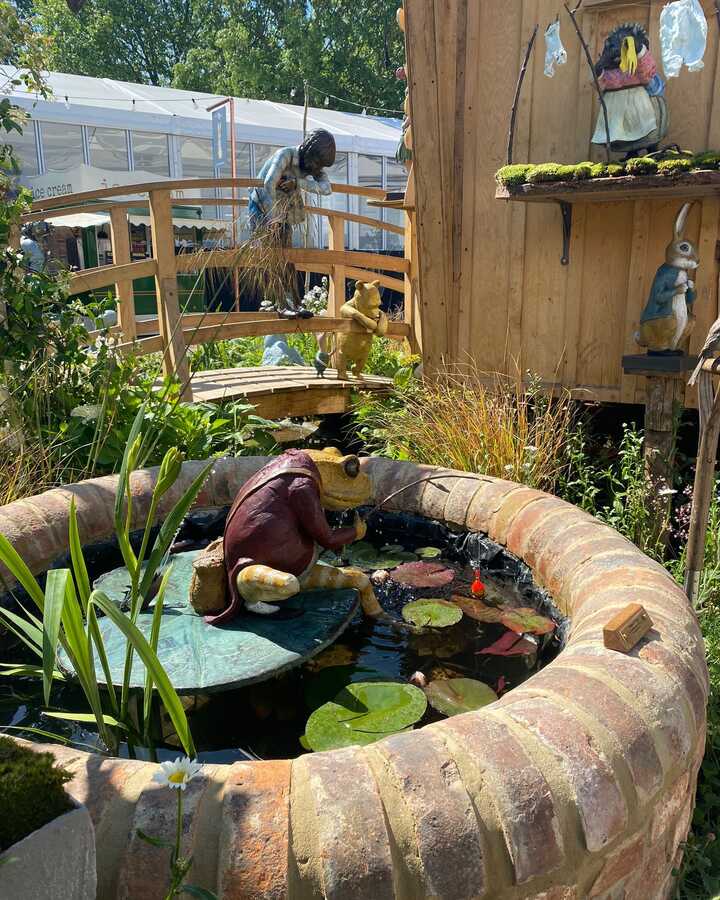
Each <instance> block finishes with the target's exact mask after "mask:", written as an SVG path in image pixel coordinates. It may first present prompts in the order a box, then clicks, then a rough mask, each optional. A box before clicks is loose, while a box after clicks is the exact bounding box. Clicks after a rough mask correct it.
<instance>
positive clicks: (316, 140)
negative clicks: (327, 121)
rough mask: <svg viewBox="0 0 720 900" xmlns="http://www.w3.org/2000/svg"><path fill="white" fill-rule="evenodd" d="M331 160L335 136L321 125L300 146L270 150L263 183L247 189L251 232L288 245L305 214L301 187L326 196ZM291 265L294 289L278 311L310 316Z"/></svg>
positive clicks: (333, 159)
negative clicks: (303, 304) (299, 292)
mask: <svg viewBox="0 0 720 900" xmlns="http://www.w3.org/2000/svg"><path fill="white" fill-rule="evenodd" d="M334 162H335V138H334V137H333V136H332V135H331V134H330V132H329V131H325V130H323V129H318V130H317V131H313V132H311V133H310V134H309V135H308V136H307V137H306V138H305V140H304V141H303V142H302V144H300V146H299V147H282V148H281V149H280V150H277V151H276V152H275V153H273V155H272V156H271V157H270V158H269V159H268V160H267V161H266V162H265V164H264V165H263V167H262V169H261V170H260V172H259V174H258V178H259V179H260V180H261V181H262V182H263V185H262V187H256V188H253V189H252V190H251V192H250V201H249V203H248V214H249V215H248V224H249V226H250V230H251V232H252V233H253V234H257V233H258V232H260V231H266V232H271V233H272V234H274V235H276V236H277V239H278V240H279V243H280V245H281V246H282V247H289V246H290V245H291V243H292V230H293V226H294V225H301V224H302V223H303V222H305V218H306V213H305V203H304V201H303V196H302V191H310V192H311V193H313V194H319V195H321V196H324V197H327V196H329V195H330V194H331V193H332V189H331V187H330V180H329V178H328V176H327V173H326V172H325V169H327V168H329V167H330V166H332V165H333V163H334ZM290 268H291V273H290V274H291V275H292V279H291V280H292V284H293V290H292V292H291V293H290V294H289V295H288V296H287V297H285V298H284V300H283V301H281V302H280V303H279V304H278V313H279V315H280V316H281V317H283V318H295V317H296V316H302V317H306V318H309V317H310V316H312V313H311V312H310V311H309V310H305V309H303V307H302V306H301V305H300V303H299V298H298V296H297V287H296V279H295V277H294V276H295V268H294V266H292V264H291V266H290Z"/></svg>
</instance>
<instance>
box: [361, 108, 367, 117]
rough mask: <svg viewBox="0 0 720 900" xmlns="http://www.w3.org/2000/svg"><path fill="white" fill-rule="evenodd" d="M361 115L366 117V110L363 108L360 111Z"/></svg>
mask: <svg viewBox="0 0 720 900" xmlns="http://www.w3.org/2000/svg"><path fill="white" fill-rule="evenodd" d="M362 114H363V115H364V116H366V115H367V110H366V109H365V107H364V106H363V109H362Z"/></svg>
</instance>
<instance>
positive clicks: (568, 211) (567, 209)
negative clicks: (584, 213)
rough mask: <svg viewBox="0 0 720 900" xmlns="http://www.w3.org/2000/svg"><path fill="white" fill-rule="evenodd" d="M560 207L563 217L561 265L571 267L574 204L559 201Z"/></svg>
mask: <svg viewBox="0 0 720 900" xmlns="http://www.w3.org/2000/svg"><path fill="white" fill-rule="evenodd" d="M558 205H559V206H560V215H561V216H562V234H563V241H562V245H563V246H562V256H561V257H560V265H562V266H569V265H570V237H571V235H572V215H573V208H572V203H568V202H567V200H558Z"/></svg>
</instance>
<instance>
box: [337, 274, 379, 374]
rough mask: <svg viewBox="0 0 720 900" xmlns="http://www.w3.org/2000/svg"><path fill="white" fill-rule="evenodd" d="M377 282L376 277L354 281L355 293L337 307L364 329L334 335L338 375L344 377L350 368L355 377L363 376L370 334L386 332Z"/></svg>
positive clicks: (370, 338)
mask: <svg viewBox="0 0 720 900" xmlns="http://www.w3.org/2000/svg"><path fill="white" fill-rule="evenodd" d="M379 284H380V282H379V281H370V282H363V281H356V282H355V294H354V296H353V297H352V299H351V300H348V301H347V303H344V304H343V305H342V306H341V307H340V316H341V317H342V318H343V319H352V320H353V321H354V322H357V323H358V325H360V326H361V328H362V329H363V331H362V333H360V332H357V331H348V332H345V333H340V334H338V335H337V343H336V346H335V365H336V366H337V372H338V378H341V379H344V378H347V377H348V370H349V371H350V372H351V374H352V375H353V376H354V377H355V378H360V379H362V373H363V369H364V368H365V365H366V364H367V360H368V356H369V355H370V348H371V347H372V339H373V337H374V336H375V335H377V336H378V337H383V336H384V335H385V334H387V330H388V317H387V316H386V315H385V313H384V312H383V311H382V310H381V309H380V291H379V290H378V285H379Z"/></svg>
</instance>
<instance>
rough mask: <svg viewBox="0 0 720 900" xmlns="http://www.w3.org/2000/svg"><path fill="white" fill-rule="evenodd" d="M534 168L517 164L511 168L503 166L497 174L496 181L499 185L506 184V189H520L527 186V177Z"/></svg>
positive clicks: (524, 164) (525, 164)
mask: <svg viewBox="0 0 720 900" xmlns="http://www.w3.org/2000/svg"><path fill="white" fill-rule="evenodd" d="M534 168H535V167H534V166H531V165H528V164H527V163H517V164H514V165H511V166H503V167H502V169H498V171H497V172H496V173H495V180H496V181H497V182H498V184H504V185H505V187H518V186H519V185H521V184H525V182H526V181H527V176H528V174H529V173H530V171H531V170H532V169H534Z"/></svg>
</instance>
